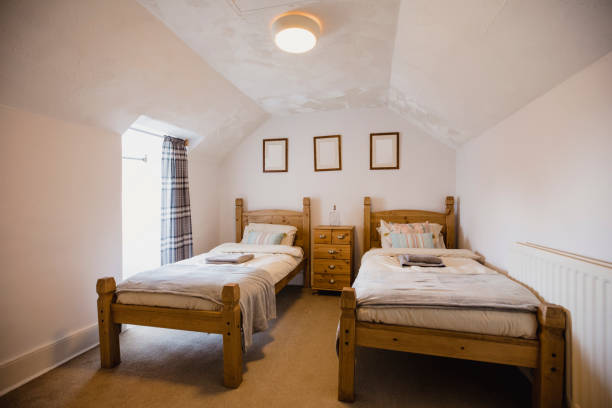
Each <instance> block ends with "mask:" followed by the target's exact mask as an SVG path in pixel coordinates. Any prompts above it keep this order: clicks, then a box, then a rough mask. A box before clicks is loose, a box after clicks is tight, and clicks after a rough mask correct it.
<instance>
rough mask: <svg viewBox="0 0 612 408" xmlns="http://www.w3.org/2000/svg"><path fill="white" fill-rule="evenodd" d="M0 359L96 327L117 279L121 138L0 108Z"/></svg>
mask: <svg viewBox="0 0 612 408" xmlns="http://www.w3.org/2000/svg"><path fill="white" fill-rule="evenodd" d="M0 138H1V140H2V148H1V149H0V173H1V174H2V177H0V191H2V199H1V200H0V214H1V215H0V220H1V221H0V222H1V224H0V242H2V245H0V270H1V271H2V273H1V274H0V287H1V288H2V296H0V309H1V310H3V311H4V313H3V316H2V319H0V333H2V335H1V336H0V362H3V361H5V360H7V359H10V358H13V357H16V356H17V355H19V354H22V353H25V352H28V351H30V350H32V349H34V348H37V347H39V346H42V345H44V344H47V343H50V342H53V341H55V340H58V339H61V338H62V337H64V336H66V335H68V334H70V333H71V332H74V331H76V330H79V329H82V328H84V327H88V326H91V325H92V324H94V323H96V321H97V317H96V306H95V304H96V298H97V295H96V290H95V285H96V280H97V279H98V278H100V277H103V276H114V277H115V278H119V277H121V137H120V136H119V135H118V134H113V133H108V132H104V131H101V130H97V129H94V128H90V127H85V126H79V125H74V124H71V123H67V122H63V121H59V120H56V119H52V118H49V117H45V116H39V115H35V114H32V113H29V112H24V111H21V110H16V109H12V108H8V107H5V106H2V105H0Z"/></svg>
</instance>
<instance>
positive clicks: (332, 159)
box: [313, 135, 342, 171]
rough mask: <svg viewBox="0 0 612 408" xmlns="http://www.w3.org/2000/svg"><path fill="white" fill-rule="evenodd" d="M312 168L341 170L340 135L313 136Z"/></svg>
mask: <svg viewBox="0 0 612 408" xmlns="http://www.w3.org/2000/svg"><path fill="white" fill-rule="evenodd" d="M313 140H314V170H315V171H334V170H342V141H341V140H340V135H331V136H315V137H314V138H313Z"/></svg>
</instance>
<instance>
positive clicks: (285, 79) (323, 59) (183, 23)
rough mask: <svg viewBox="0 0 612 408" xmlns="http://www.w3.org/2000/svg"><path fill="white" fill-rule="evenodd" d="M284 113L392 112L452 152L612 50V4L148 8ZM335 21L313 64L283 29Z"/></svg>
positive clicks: (256, 1)
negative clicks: (285, 21) (290, 16)
mask: <svg viewBox="0 0 612 408" xmlns="http://www.w3.org/2000/svg"><path fill="white" fill-rule="evenodd" d="M139 2H140V3H141V4H142V5H143V6H145V7H146V8H147V9H148V10H149V11H150V12H151V13H153V14H154V15H155V16H157V17H158V18H159V19H160V20H161V21H163V22H164V24H166V25H167V26H168V27H169V28H170V29H171V30H172V31H174V32H175V33H176V34H177V35H178V36H179V37H180V38H182V39H183V40H184V41H185V42H186V43H187V44H188V45H189V46H190V47H191V48H192V49H193V50H195V51H196V52H197V53H198V54H199V55H201V56H202V58H203V59H205V60H206V61H207V62H208V63H209V64H210V65H211V66H212V67H213V68H214V69H215V70H217V71H218V72H219V73H221V74H222V75H223V76H224V77H226V78H227V79H228V80H229V81H231V82H232V83H233V84H234V85H236V87H237V88H239V89H240V90H241V91H242V92H244V93H245V94H246V95H248V96H249V97H250V98H251V99H252V100H254V101H255V102H257V104H258V105H259V106H261V107H262V108H263V109H265V110H266V111H267V112H269V113H272V114H287V113H299V112H309V111H316V110H330V109H342V108H348V107H374V106H388V107H390V108H391V109H393V110H395V111H396V112H398V113H400V114H401V115H402V116H404V117H406V118H407V119H409V120H410V121H412V122H413V123H415V124H416V125H418V126H420V127H421V128H422V129H424V130H425V131H427V132H428V133H429V134H430V135H432V136H434V137H436V138H438V139H439V140H441V141H443V142H444V143H447V144H449V145H451V146H457V145H460V144H462V143H464V142H465V141H466V140H468V139H470V138H471V137H473V136H476V135H478V134H480V133H481V132H482V131H483V130H485V129H487V128H489V127H490V126H492V125H494V124H496V123H498V122H499V121H500V120H502V119H503V118H505V117H507V116H509V115H510V114H512V113H513V112H514V111H516V110H517V109H519V108H520V107H522V106H524V105H526V104H527V103H529V102H530V101H531V100H533V99H535V98H536V97H538V96H540V95H542V94H543V93H545V92H546V91H548V90H549V89H551V88H552V87H554V86H555V85H556V84H558V83H560V82H561V81H562V80H564V79H565V78H567V77H568V76H570V75H571V74H573V73H575V72H577V71H579V70H580V69H582V68H584V67H586V66H587V65H589V64H590V63H592V62H593V61H595V60H596V59H597V58H599V57H601V56H603V55H605V54H606V53H608V52H609V51H610V50H612V1H611V0H537V1H527V0H465V1H450V0H403V1H401V2H400V1H397V0H377V1H371V0H324V1H323V0H322V1H316V0H315V1H293V2H290V1H287V0H225V1H220V0H139ZM289 10H301V11H307V12H310V13H312V14H315V15H316V16H318V17H319V18H320V19H321V20H322V22H323V34H322V36H321V38H320V41H319V44H318V45H317V47H315V48H314V50H312V51H311V52H309V53H307V54H303V55H292V54H286V53H283V52H282V51H280V50H278V49H277V48H276V47H275V46H274V44H273V41H272V34H271V32H270V29H269V24H270V22H271V20H272V19H273V18H274V17H275V16H276V15H278V14H280V13H283V12H285V11H289Z"/></svg>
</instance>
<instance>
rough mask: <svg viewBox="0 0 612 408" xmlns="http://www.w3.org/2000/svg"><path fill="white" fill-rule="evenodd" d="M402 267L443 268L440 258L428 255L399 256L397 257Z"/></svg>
mask: <svg viewBox="0 0 612 408" xmlns="http://www.w3.org/2000/svg"><path fill="white" fill-rule="evenodd" d="M397 259H399V262H400V264H401V265H402V266H434V267H444V263H443V262H442V259H441V258H438V257H437V256H428V255H399V256H398V257H397Z"/></svg>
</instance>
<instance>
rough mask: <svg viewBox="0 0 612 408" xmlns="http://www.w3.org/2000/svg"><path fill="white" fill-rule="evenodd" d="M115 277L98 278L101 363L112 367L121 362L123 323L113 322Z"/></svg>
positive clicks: (103, 365)
mask: <svg viewBox="0 0 612 408" xmlns="http://www.w3.org/2000/svg"><path fill="white" fill-rule="evenodd" d="M116 289H117V284H116V283H115V278H102V279H98V282H97V283H96V292H98V331H99V336H100V365H101V366H102V368H112V367H114V366H116V365H117V364H119V363H120V362H121V353H120V350H119V333H120V332H121V325H120V324H117V323H114V322H113V317H112V314H111V303H113V300H114V299H115V290H116Z"/></svg>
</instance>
